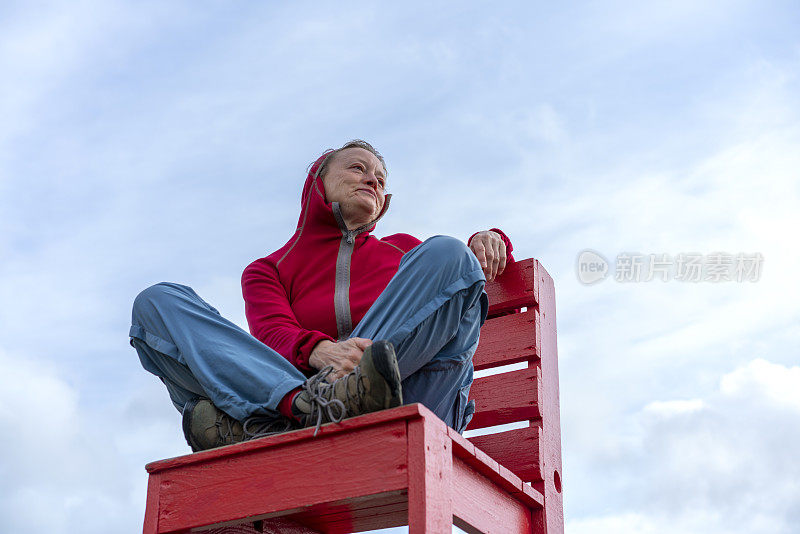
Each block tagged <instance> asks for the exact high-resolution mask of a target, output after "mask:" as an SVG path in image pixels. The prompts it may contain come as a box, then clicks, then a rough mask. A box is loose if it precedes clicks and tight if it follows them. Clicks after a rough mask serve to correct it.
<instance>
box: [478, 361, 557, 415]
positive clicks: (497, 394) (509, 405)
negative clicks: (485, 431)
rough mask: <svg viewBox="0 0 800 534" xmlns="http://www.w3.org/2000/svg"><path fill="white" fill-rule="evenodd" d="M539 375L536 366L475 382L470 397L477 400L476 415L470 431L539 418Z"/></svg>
mask: <svg viewBox="0 0 800 534" xmlns="http://www.w3.org/2000/svg"><path fill="white" fill-rule="evenodd" d="M540 374H541V373H540V371H539V368H538V367H536V366H533V367H529V368H527V369H521V370H519V371H512V372H510V373H502V374H498V375H492V376H487V377H484V378H479V379H477V380H475V382H473V383H472V387H471V388H470V395H469V396H470V398H471V399H474V400H475V415H474V416H473V418H472V421H470V424H469V426H468V428H470V429H475V428H483V427H487V426H494V425H502V424H505V423H512V422H514V421H524V420H526V419H535V418H538V417H539V415H540V413H539V404H540V400H541V399H540V394H539V382H540V381H541V377H540Z"/></svg>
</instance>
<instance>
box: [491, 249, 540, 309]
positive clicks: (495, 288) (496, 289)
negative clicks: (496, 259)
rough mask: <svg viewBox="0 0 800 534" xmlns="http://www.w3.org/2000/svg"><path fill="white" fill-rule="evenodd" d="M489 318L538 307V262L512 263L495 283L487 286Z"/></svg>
mask: <svg viewBox="0 0 800 534" xmlns="http://www.w3.org/2000/svg"><path fill="white" fill-rule="evenodd" d="M486 293H487V294H488V295H489V316H490V317H492V316H495V315H498V314H500V313H504V312H507V311H511V310H514V309H516V308H520V307H523V306H535V305H536V260H532V259H528V260H522V261H517V262H514V263H510V264H508V265H507V266H506V269H505V271H503V274H502V275H501V276H499V277H498V278H497V279H496V280H495V281H494V282H489V283H487V284H486Z"/></svg>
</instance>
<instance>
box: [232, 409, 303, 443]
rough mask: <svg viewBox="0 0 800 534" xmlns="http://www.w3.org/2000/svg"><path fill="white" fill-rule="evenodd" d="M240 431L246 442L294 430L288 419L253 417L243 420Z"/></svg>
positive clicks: (263, 416) (266, 416)
mask: <svg viewBox="0 0 800 534" xmlns="http://www.w3.org/2000/svg"><path fill="white" fill-rule="evenodd" d="M242 430H243V432H244V439H245V441H246V440H251V439H257V438H263V437H266V436H272V435H274V434H281V433H283V432H288V431H290V430H294V425H293V424H292V422H291V421H290V420H289V418H288V417H282V416H276V417H273V416H269V415H253V416H250V417H248V418H247V419H245V420H244V423H243V424H242Z"/></svg>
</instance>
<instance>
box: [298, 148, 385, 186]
mask: <svg viewBox="0 0 800 534" xmlns="http://www.w3.org/2000/svg"><path fill="white" fill-rule="evenodd" d="M348 148H363V149H364V150H368V151H369V152H371V153H372V154H374V155H375V157H376V158H378V160H379V161H380V162H381V165H383V172H384V173H386V174H389V172H388V171H387V170H386V161H385V160H384V159H383V156H381V153H380V152H378V151H377V150H376V149H375V147H374V146H372V145H371V144H369V143H367V142H366V141H364V140H363V139H353V140H352V141H348V142H347V143H345V144H344V145H342V147H341V148H337V149H328V150H329V151H328V155H327V156H325V159H324V160H322V163H320V165H319V170H318V171H317V176H318V177H319V178H322V177H323V176H324V175H325V172H326V171H327V170H328V164H329V163H330V162H331V161H333V158H334V156H336V154H338V153H339V152H341V151H342V150H347V149H348ZM311 165H313V163H312V164H311Z"/></svg>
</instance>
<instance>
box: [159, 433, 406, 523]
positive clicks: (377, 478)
mask: <svg viewBox="0 0 800 534" xmlns="http://www.w3.org/2000/svg"><path fill="white" fill-rule="evenodd" d="M405 426H406V425H405V421H396V422H392V423H386V424H384V425H379V426H374V427H369V428H365V429H362V430H351V431H350V432H342V433H338V434H336V435H335V437H333V436H329V437H328V438H327V439H325V438H319V437H318V438H317V439H311V440H306V441H300V442H297V443H293V444H292V445H291V446H283V447H282V446H276V447H273V448H270V449H256V450H254V451H252V452H251V453H250V454H247V453H241V454H235V453H236V450H235V449H234V448H233V447H231V450H232V451H233V453H232V454H228V455H227V456H222V457H211V458H208V459H207V460H206V461H205V462H203V464H202V466H201V467H200V468H198V467H197V466H193V465H189V466H185V467H182V468H181V467H176V468H173V469H168V470H165V471H162V472H161V492H160V498H159V506H158V515H159V531H162V532H171V531H173V530H182V529H190V528H197V527H201V526H205V525H213V524H217V523H221V522H225V521H236V520H239V519H241V518H246V517H251V518H253V519H259V516H266V515H268V514H271V513H273V512H276V511H280V510H293V509H295V508H299V507H305V506H313V505H316V504H321V503H325V502H332V501H339V500H341V499H347V498H353V497H358V496H362V495H371V494H376V493H383V492H387V491H394V490H400V489H403V488H405V487H406V484H407V483H408V474H407V456H406V447H407V438H406V432H405ZM342 451H347V457H348V458H350V459H353V458H357V459H358V463H359V464H362V465H368V466H370V468H369V469H354V465H353V463H352V461H345V460H343V457H342ZM265 495H266V496H269V497H268V498H267V499H265V498H264V496H265Z"/></svg>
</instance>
